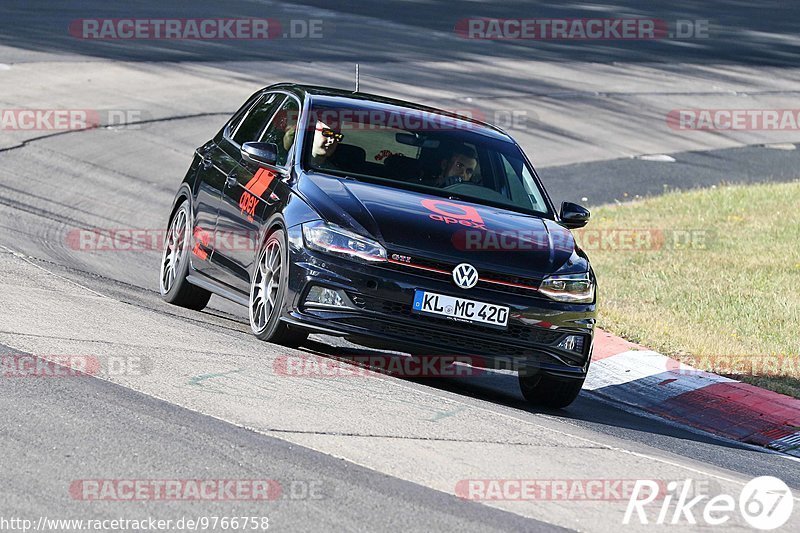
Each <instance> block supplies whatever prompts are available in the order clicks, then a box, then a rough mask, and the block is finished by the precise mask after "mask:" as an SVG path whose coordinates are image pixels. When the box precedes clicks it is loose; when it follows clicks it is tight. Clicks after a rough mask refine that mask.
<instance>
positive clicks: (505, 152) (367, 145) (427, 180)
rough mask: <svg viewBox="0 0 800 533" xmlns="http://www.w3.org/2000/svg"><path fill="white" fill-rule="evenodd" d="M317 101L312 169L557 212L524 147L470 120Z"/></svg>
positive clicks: (307, 162) (310, 134)
mask: <svg viewBox="0 0 800 533" xmlns="http://www.w3.org/2000/svg"><path fill="white" fill-rule="evenodd" d="M351 102H352V101H347V103H343V100H342V99H338V100H337V101H336V102H335V103H330V102H325V103H322V104H321V103H318V102H315V103H314V104H313V105H312V108H311V110H310V112H309V113H308V118H307V123H306V127H307V129H306V132H307V134H306V136H305V137H306V141H305V146H304V150H303V166H304V167H305V168H306V169H310V170H316V171H320V172H326V173H329V174H334V175H340V176H347V177H351V178H355V179H359V180H364V181H371V182H374V183H379V184H382V185H385V186H390V187H400V188H406V189H408V188H411V189H415V190H419V191H421V192H428V193H430V194H435V195H438V196H446V197H454V198H460V199H463V200H466V201H471V202H475V203H479V204H485V205H491V206H495V207H503V208H507V209H511V210H514V211H520V212H523V213H530V214H537V215H542V214H544V215H548V216H549V215H550V209H549V207H548V204H547V202H546V201H545V199H544V194H543V193H542V191H541V189H540V187H539V185H538V183H537V180H536V179H535V178H534V175H533V172H532V170H531V169H530V168H529V166H528V165H527V164H526V162H525V158H524V156H523V154H522V153H521V151H520V149H519V148H518V147H517V146H516V145H515V144H514V143H512V142H509V141H507V140H505V138H504V137H503V136H501V135H499V134H495V133H494V132H492V131H491V130H487V129H486V128H484V127H483V126H480V125H478V124H474V123H470V122H467V121H463V120H459V119H455V118H452V117H448V116H446V115H439V114H434V113H430V112H426V111H418V110H414V109H407V108H402V107H397V106H388V105H386V104H374V103H371V102H352V103H351Z"/></svg>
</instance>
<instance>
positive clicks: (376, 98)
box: [264, 83, 515, 143]
mask: <svg viewBox="0 0 800 533" xmlns="http://www.w3.org/2000/svg"><path fill="white" fill-rule="evenodd" d="M275 89H283V90H288V91H291V92H294V93H295V94H296V95H297V96H300V97H301V98H302V97H304V96H305V95H308V96H311V97H312V98H313V97H314V96H322V97H332V98H346V99H349V100H363V101H368V102H375V103H380V104H386V105H392V106H398V107H404V108H408V109H413V110H415V111H422V112H426V113H432V114H437V115H443V116H445V117H448V118H452V119H454V120H458V121H462V122H464V123H469V124H472V125H473V127H472V128H471V129H472V130H473V131H478V132H480V129H483V130H484V133H486V134H488V135H490V136H492V137H498V136H499V137H501V138H502V139H503V140H507V141H509V142H512V143H513V142H515V141H514V139H513V138H511V136H510V135H509V134H508V133H506V132H505V131H503V130H502V129H500V128H498V127H497V126H494V125H492V124H489V123H487V122H482V121H480V120H476V119H473V118H469V117H465V116H463V115H459V114H457V113H453V112H451V111H445V110H444V109H439V108H436V107H431V106H425V105H420V104H415V103H413V102H409V101H407V100H399V99H396V98H389V97H386V96H380V95H377V94H370V93H362V92H360V91H359V92H356V91H348V90H345V89H336V88H333V87H324V86H320V85H305V84H299V83H278V84H275V85H270V86H269V87H265V88H264V90H275ZM475 125H477V126H480V128H475Z"/></svg>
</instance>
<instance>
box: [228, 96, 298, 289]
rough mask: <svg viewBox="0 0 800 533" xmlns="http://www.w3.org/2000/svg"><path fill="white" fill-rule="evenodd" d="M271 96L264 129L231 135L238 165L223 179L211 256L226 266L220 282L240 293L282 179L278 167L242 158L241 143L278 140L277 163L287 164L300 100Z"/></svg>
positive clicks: (271, 212)
mask: <svg viewBox="0 0 800 533" xmlns="http://www.w3.org/2000/svg"><path fill="white" fill-rule="evenodd" d="M274 96H275V98H274V99H273V100H272V103H271V105H270V116H269V121H268V122H267V123H266V124H265V126H264V128H263V129H262V130H260V131H258V132H255V131H253V132H251V133H249V134H248V135H247V136H245V135H241V136H237V137H236V138H235V139H234V141H235V148H236V150H237V153H238V156H239V157H238V164H237V166H236V169H235V170H234V171H233V173H232V174H231V175H229V177H228V180H227V181H226V184H225V189H224V191H223V194H222V200H221V202H220V209H219V217H218V220H217V231H216V236H215V242H216V243H217V248H216V252H217V254H216V256H215V257H216V258H217V261H218V262H219V263H220V264H221V265H222V266H223V267H224V268H225V271H226V272H225V278H226V279H224V280H223V281H224V282H225V283H227V284H229V285H232V286H233V287H235V288H237V289H239V290H242V291H244V292H247V291H249V289H250V273H251V271H252V266H253V262H254V261H255V255H256V253H257V251H258V250H257V247H258V245H259V244H260V243H259V242H258V235H259V228H260V227H261V225H262V224H263V222H264V221H265V220H266V219H268V218H269V217H270V216H271V215H272V214H273V213H274V212H275V209H276V208H277V204H278V202H279V200H280V198H281V196H279V195H278V194H276V190H277V188H278V187H279V184H282V182H281V180H280V179H279V175H278V172H275V171H273V170H268V169H264V168H260V167H258V166H256V165H254V164H252V163H249V162H247V161H244V160H243V159H242V157H241V145H242V144H244V143H245V142H259V141H260V142H272V143H275V144H277V145H278V146H279V150H278V161H277V166H278V167H280V168H288V166H289V161H290V157H291V155H292V151H293V148H294V145H293V138H294V136H293V132H294V128H296V124H297V117H298V115H299V108H300V104H299V101H298V100H297V99H296V98H294V97H293V96H289V95H286V94H282V93H276V94H275V95H274ZM287 132H289V133H287ZM284 141H285V142H284ZM283 185H284V186H285V184H283Z"/></svg>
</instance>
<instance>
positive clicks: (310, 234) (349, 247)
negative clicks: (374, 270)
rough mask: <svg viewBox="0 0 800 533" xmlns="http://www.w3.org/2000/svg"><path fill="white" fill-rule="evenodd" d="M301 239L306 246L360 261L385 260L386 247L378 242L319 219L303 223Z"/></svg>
mask: <svg viewBox="0 0 800 533" xmlns="http://www.w3.org/2000/svg"><path fill="white" fill-rule="evenodd" d="M303 239H304V240H305V242H306V246H307V247H308V248H310V249H312V250H317V251H319V252H325V253H328V254H332V255H338V256H340V257H346V258H348V259H357V260H361V261H369V262H375V261H386V249H385V248H384V247H383V246H381V244H380V243H379V242H377V241H374V240H372V239H369V238H367V237H362V236H361V235H358V234H357V233H353V232H352V231H348V230H346V229H344V228H340V227H339V226H335V225H333V224H326V223H325V222H322V221H321V220H318V221H316V222H309V223H308V224H303Z"/></svg>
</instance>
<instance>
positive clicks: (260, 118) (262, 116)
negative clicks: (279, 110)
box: [232, 94, 283, 146]
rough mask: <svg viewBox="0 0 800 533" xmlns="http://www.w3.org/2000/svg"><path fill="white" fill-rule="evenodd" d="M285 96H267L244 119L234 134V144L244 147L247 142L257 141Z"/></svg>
mask: <svg viewBox="0 0 800 533" xmlns="http://www.w3.org/2000/svg"><path fill="white" fill-rule="evenodd" d="M282 100H283V96H282V95H281V96H280V97H278V95H276V94H265V95H264V96H263V97H262V98H261V99H260V100H259V101H258V102H257V103H256V104H255V105H254V106H253V107H252V108H251V109H250V111H249V112H248V113H247V115H246V116H245V117H244V119H242V121H241V123H240V124H239V126H238V127H237V128H236V133H234V134H233V139H232V140H233V142H235V143H236V144H238V145H240V146H241V145H242V144H244V143H246V142H251V141H257V140H258V136H259V134H260V133H261V132H262V131H263V130H264V126H266V124H267V122H268V121H269V119H270V117H271V116H272V113H273V112H274V111H275V108H276V107H277V105H278V104H279V103H280V102H281V101H282Z"/></svg>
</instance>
